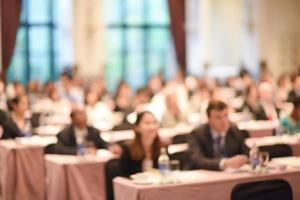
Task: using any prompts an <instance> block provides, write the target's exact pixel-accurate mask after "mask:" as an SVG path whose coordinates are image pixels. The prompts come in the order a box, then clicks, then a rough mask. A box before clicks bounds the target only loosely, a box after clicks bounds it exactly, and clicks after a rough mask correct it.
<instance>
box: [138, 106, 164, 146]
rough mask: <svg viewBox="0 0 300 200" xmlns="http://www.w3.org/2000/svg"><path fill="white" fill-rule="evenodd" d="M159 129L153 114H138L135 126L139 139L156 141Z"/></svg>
mask: <svg viewBox="0 0 300 200" xmlns="http://www.w3.org/2000/svg"><path fill="white" fill-rule="evenodd" d="M158 129H159V124H158V122H157V120H156V118H155V117H154V115H153V114H152V113H151V112H149V111H144V112H141V113H138V114H137V119H136V122H135V124H134V132H135V133H136V136H137V137H141V138H147V139H149V140H154V139H155V137H157V134H158Z"/></svg>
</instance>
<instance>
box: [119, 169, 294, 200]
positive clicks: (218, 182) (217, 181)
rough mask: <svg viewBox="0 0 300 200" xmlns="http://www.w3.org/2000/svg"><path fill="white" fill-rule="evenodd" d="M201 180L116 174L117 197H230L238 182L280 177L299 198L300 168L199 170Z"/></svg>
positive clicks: (214, 199)
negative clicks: (154, 181) (162, 181)
mask: <svg viewBox="0 0 300 200" xmlns="http://www.w3.org/2000/svg"><path fill="white" fill-rule="evenodd" d="M197 172H199V175H200V176H199V177H202V178H199V180H196V181H193V182H189V183H179V184H169V185H136V184H134V183H132V182H131V181H130V180H129V179H125V178H121V177H118V178H115V179H114V192H115V199H116V200H128V199H130V200H146V199H147V200H160V199H172V200H182V199H188V200H202V199H203V200H207V199H209V200H220V199H222V200H230V197H231V191H232V189H233V187H234V186H235V185H236V184H238V183H243V182H249V181H259V180H267V179H273V178H281V179H285V180H287V181H288V182H289V183H290V185H291V186H292V189H293V196H294V199H300V190H299V187H300V169H298V170H296V169H291V170H286V171H274V172H272V173H268V174H261V175H254V174H252V173H247V172H244V173H228V172H213V171H206V170H199V171H197Z"/></svg>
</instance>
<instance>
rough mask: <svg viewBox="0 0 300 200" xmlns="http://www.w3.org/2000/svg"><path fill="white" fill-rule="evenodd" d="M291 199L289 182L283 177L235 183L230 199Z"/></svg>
mask: <svg viewBox="0 0 300 200" xmlns="http://www.w3.org/2000/svg"><path fill="white" fill-rule="evenodd" d="M253 199H255V200H282V199H284V200H293V193H292V188H291V186H290V184H289V183H288V182H287V181H285V180H283V179H271V180H265V181H255V182H247V183H241V184H237V185H236V186H235V187H234V188H233V189H232V193H231V200H253Z"/></svg>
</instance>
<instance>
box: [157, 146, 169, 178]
mask: <svg viewBox="0 0 300 200" xmlns="http://www.w3.org/2000/svg"><path fill="white" fill-rule="evenodd" d="M169 161H170V159H169V156H168V154H167V150H166V148H162V149H161V150H160V155H159V157H158V168H159V171H160V173H161V175H162V176H165V175H167V174H168V173H169V171H170V165H169Z"/></svg>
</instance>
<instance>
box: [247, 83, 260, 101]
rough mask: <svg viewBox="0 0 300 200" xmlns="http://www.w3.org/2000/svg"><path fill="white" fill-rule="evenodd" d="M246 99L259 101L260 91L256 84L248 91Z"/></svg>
mask: <svg viewBox="0 0 300 200" xmlns="http://www.w3.org/2000/svg"><path fill="white" fill-rule="evenodd" d="M246 98H247V99H251V98H253V99H258V91H257V86H256V85H255V84H252V85H250V86H249V87H248V88H247V90H246Z"/></svg>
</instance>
